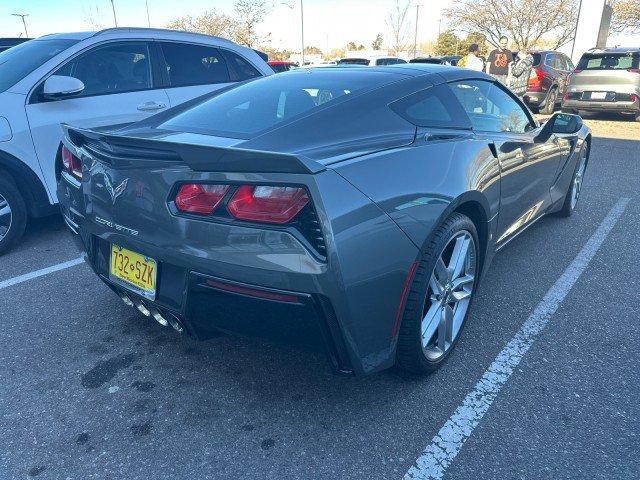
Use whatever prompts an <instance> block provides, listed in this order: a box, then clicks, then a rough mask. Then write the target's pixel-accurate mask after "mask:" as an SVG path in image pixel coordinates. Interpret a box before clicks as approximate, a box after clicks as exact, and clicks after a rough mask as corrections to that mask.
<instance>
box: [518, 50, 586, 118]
mask: <svg viewBox="0 0 640 480" xmlns="http://www.w3.org/2000/svg"><path fill="white" fill-rule="evenodd" d="M529 53H531V55H532V56H533V68H532V69H531V75H530V76H529V82H528V87H527V93H525V94H524V101H525V102H526V103H527V105H529V107H530V108H531V109H532V110H538V111H539V112H540V113H545V114H552V113H553V111H554V110H555V108H556V106H557V105H559V104H560V102H561V100H562V96H563V95H564V93H565V90H566V88H567V79H568V77H569V74H570V73H571V72H572V71H573V69H574V66H573V63H572V62H571V59H570V58H569V57H567V56H566V55H565V54H564V53H560V52H555V51H553V50H540V51H536V52H529Z"/></svg>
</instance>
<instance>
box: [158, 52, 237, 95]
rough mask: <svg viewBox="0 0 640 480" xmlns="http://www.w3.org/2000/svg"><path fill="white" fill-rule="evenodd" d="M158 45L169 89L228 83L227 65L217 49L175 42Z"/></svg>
mask: <svg viewBox="0 0 640 480" xmlns="http://www.w3.org/2000/svg"><path fill="white" fill-rule="evenodd" d="M160 45H161V47H162V53H163V54H164V60H165V68H166V69H167V74H168V76H169V85H170V86H171V87H186V86H190V85H208V84H213V83H228V82H229V81H230V77H229V71H228V70H227V64H226V62H225V60H224V58H223V57H222V53H221V52H220V50H218V49H217V48H214V47H207V46H204V45H194V44H189V43H176V42H162V43H161V44H160Z"/></svg>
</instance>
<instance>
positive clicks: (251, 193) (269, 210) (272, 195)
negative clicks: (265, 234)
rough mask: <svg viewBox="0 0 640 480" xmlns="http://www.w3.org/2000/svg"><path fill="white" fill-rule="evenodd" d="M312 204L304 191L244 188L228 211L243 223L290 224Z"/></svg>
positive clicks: (256, 187)
mask: <svg viewBox="0 0 640 480" xmlns="http://www.w3.org/2000/svg"><path fill="white" fill-rule="evenodd" d="M307 203H309V196H308V195H307V191H306V190H305V189H304V188H298V187H274V186H266V185H260V186H254V185H242V186H241V187H240V188H238V190H236V193H235V194H234V195H233V197H232V198H231V200H229V204H228V205H227V209H228V210H229V213H230V214H231V215H232V216H233V217H234V218H237V219H239V220H248V221H253V222H263V223H275V224H279V225H281V224H283V223H287V222H289V221H291V220H293V218H295V216H296V215H297V214H298V213H299V212H300V210H302V209H303V208H304V206H305V205H306V204H307Z"/></svg>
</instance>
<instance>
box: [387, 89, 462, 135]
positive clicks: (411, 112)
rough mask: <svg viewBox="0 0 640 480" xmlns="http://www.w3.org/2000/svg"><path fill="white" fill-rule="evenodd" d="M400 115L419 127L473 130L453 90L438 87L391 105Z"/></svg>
mask: <svg viewBox="0 0 640 480" xmlns="http://www.w3.org/2000/svg"><path fill="white" fill-rule="evenodd" d="M390 107H391V109H392V110H393V111H394V112H396V113H397V114H398V115H400V116H401V117H403V118H404V119H406V120H408V121H409V122H411V123H413V124H414V125H417V126H419V127H443V128H469V129H470V128H471V124H470V122H469V118H468V117H467V115H466V113H465V112H464V110H463V109H462V108H460V103H459V102H458V101H457V99H456V98H455V96H454V95H453V94H452V93H451V90H450V89H449V88H448V87H446V86H444V85H438V86H436V87H431V88H428V89H426V90H422V91H420V92H417V93H414V94H412V95H409V96H408V97H405V98H403V99H401V100H398V101H396V102H394V103H392V104H391V105H390Z"/></svg>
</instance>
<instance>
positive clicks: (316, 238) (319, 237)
mask: <svg viewBox="0 0 640 480" xmlns="http://www.w3.org/2000/svg"><path fill="white" fill-rule="evenodd" d="M294 226H295V227H296V228H297V229H298V230H299V231H300V233H302V235H303V236H304V238H305V239H306V240H307V241H308V242H309V243H310V244H311V246H312V247H313V248H314V249H315V250H316V252H318V254H319V256H320V257H321V258H322V260H323V261H326V259H327V245H326V243H325V240H324V235H323V233H322V228H320V222H319V221H318V216H317V215H316V212H315V209H314V208H313V206H312V205H307V206H306V207H305V208H304V209H303V210H302V211H301V212H300V214H299V215H298V218H297V219H296V221H295V222H294Z"/></svg>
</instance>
